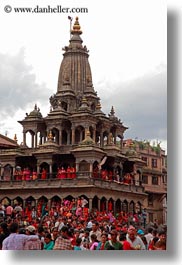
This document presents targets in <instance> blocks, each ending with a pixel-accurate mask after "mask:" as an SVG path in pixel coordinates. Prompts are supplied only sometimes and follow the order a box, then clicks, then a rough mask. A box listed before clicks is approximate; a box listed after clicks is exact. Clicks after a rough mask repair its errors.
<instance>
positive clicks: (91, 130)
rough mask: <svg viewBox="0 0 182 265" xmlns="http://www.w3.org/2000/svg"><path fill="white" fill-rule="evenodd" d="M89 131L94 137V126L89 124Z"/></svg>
mask: <svg viewBox="0 0 182 265" xmlns="http://www.w3.org/2000/svg"><path fill="white" fill-rule="evenodd" d="M89 131H90V137H91V138H92V139H93V138H94V128H93V127H92V126H89Z"/></svg>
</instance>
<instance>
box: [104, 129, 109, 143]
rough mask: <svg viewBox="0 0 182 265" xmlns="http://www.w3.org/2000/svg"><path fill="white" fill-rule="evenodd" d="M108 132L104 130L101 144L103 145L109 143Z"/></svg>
mask: <svg viewBox="0 0 182 265" xmlns="http://www.w3.org/2000/svg"><path fill="white" fill-rule="evenodd" d="M108 137H109V132H108V131H107V130H106V131H104V132H103V143H104V145H107V144H108V143H109V139H108Z"/></svg>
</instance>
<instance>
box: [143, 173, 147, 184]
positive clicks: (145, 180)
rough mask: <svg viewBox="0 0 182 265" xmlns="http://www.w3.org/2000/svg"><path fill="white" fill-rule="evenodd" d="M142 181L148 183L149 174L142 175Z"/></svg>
mask: <svg viewBox="0 0 182 265" xmlns="http://www.w3.org/2000/svg"><path fill="white" fill-rule="evenodd" d="M142 182H143V183H144V184H148V176H147V175H143V176H142Z"/></svg>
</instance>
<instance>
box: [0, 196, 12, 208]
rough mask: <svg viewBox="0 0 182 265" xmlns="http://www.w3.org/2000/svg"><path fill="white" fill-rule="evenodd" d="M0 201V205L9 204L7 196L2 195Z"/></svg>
mask: <svg viewBox="0 0 182 265" xmlns="http://www.w3.org/2000/svg"><path fill="white" fill-rule="evenodd" d="M0 202H1V203H2V205H4V206H8V205H11V199H10V198H8V197H3V198H2V199H1V200H0Z"/></svg>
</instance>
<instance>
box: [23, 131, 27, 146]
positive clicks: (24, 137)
mask: <svg viewBox="0 0 182 265" xmlns="http://www.w3.org/2000/svg"><path fill="white" fill-rule="evenodd" d="M23 145H27V143H26V132H23Z"/></svg>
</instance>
